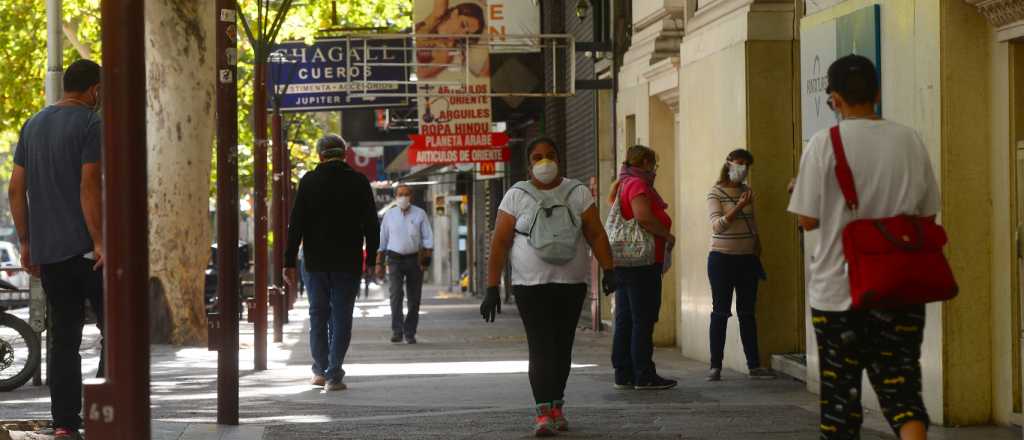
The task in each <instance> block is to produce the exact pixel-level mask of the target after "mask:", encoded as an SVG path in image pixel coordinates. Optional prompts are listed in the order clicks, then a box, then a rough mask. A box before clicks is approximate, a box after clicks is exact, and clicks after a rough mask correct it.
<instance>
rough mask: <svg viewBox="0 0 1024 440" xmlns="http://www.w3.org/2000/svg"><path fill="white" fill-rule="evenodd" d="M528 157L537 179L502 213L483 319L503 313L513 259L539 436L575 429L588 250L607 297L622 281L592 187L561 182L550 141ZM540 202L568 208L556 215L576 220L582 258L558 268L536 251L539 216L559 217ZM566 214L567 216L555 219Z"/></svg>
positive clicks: (516, 190)
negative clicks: (568, 401) (570, 393)
mask: <svg viewBox="0 0 1024 440" xmlns="http://www.w3.org/2000/svg"><path fill="white" fill-rule="evenodd" d="M526 155H527V158H528V161H529V164H530V180H529V181H528V183H525V182H523V183H519V184H517V185H516V186H515V187H513V188H512V189H510V190H509V191H508V192H506V193H505V197H504V198H503V199H502V201H501V205H500V206H499V207H498V217H497V222H496V223H497V224H496V227H495V229H494V238H493V241H492V242H491V256H490V260H489V261H488V264H487V295H486V297H485V298H484V301H483V304H481V305H480V313H481V314H482V315H483V317H484V319H485V320H487V321H489V322H493V321H494V317H495V313H500V312H501V308H500V303H501V302H500V294H499V288H498V284H499V280H500V279H501V274H502V271H503V270H504V269H505V263H506V260H507V259H508V258H511V267H512V273H511V275H512V293H513V294H515V298H516V305H517V306H518V308H519V315H520V317H521V318H522V320H523V326H524V327H525V328H526V340H527V344H528V345H529V350H530V386H531V387H532V388H533V397H534V400H535V401H536V404H537V417H536V419H535V425H534V434H535V435H537V436H538V437H540V436H547V435H552V434H555V433H556V431H566V430H568V429H569V424H568V422H567V421H566V419H565V414H564V411H563V404H564V401H563V397H564V392H565V383H566V381H567V380H568V378H569V368H570V364H571V362H572V344H573V340H574V339H575V337H576V324H577V322H578V321H579V319H580V311H581V310H582V307H583V300H584V299H585V298H586V294H587V282H588V281H589V279H590V256H589V255H588V253H587V245H588V244H589V246H590V249H591V250H592V251H593V253H594V256H595V257H596V258H597V261H598V262H599V263H600V264H601V267H602V268H603V269H604V277H605V278H604V290H605V291H606V292H607V291H613V290H614V289H615V275H614V273H613V272H612V270H611V269H612V255H611V247H610V246H609V244H608V237H607V236H606V235H605V231H604V226H603V225H602V224H601V218H600V217H599V216H598V213H597V208H596V206H595V205H594V198H593V196H592V195H591V194H590V190H589V189H588V188H587V187H586V185H583V184H582V183H580V182H579V181H577V180H573V179H568V178H564V177H562V176H561V175H560V172H559V169H558V150H557V149H556V147H555V142H554V141H553V140H552V139H550V138H539V139H536V140H533V141H531V142H530V144H529V145H528V147H527V151H526ZM524 185H531V186H529V187H527V186H524ZM538 197H542V198H546V199H547V202H548V203H549V204H548V207H549V208H551V207H552V204H551V203H554V204H557V205H562V206H560V207H558V208H552V210H557V209H565V207H567V208H568V210H569V211H571V214H572V224H575V226H574V228H575V229H576V230H578V231H579V235H577V236H576V237H577V238H576V240H577V241H576V244H575V255H572V249H571V248H570V247H568V246H566V248H567V249H568V250H567V252H566V253H565V255H563V256H562V259H561V260H559V261H562V262H563V264H555V263H551V262H550V261H552V260H553V259H555V257H552V256H551V255H550V254H549V253H547V251H545V250H539V249H536V248H534V245H539V244H540V243H539V242H537V240H531V237H530V235H531V233H533V234H537V233H538V232H537V231H538V224H539V223H538V221H537V220H538V219H537V218H536V217H537V216H538V215H547V216H548V217H549V218H548V219H545V220H548V221H550V218H551V215H553V211H552V212H548V213H547V214H545V212H546V211H545V210H538V206H539V205H538V200H537V198H538ZM559 214H564V212H563V213H554V215H559ZM567 224H570V223H567ZM555 226H558V225H555ZM540 229H543V228H540ZM570 229H573V228H570ZM534 238H537V237H534ZM531 241H534V244H531ZM584 242H585V243H584ZM541 247H543V246H541ZM566 260H567V261H566Z"/></svg>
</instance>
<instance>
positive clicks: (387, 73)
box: [267, 38, 414, 112]
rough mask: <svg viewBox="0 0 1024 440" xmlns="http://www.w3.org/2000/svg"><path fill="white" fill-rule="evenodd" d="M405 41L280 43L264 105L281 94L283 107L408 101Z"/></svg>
mask: <svg viewBox="0 0 1024 440" xmlns="http://www.w3.org/2000/svg"><path fill="white" fill-rule="evenodd" d="M408 46H409V41H408V39H404V38H394V39H378V40H364V39H355V38H351V39H349V38H340V39H322V40H316V42H314V43H313V44H312V45H306V44H305V43H304V42H301V41H289V42H285V43H281V44H278V45H277V46H275V47H274V51H273V52H272V55H271V57H270V63H269V64H268V67H267V91H268V93H269V94H270V96H269V97H268V99H267V103H268V105H270V106H272V105H273V96H274V94H275V93H277V94H282V97H281V110H283V111H288V112H300V111H325V110H337V109H345V108H357V107H387V106H400V105H408V99H407V98H405V97H402V96H386V97H385V96H373V95H372V93H373V92H381V93H388V94H404V93H411V91H412V90H414V89H413V86H411V85H409V84H407V82H408V80H409V73H410V72H409V68H408V67H407V66H404V65H403V64H405V63H406V62H407V59H408V58H409V54H410V52H409V50H407V47H408Z"/></svg>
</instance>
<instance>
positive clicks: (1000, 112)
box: [988, 37, 1015, 424]
mask: <svg viewBox="0 0 1024 440" xmlns="http://www.w3.org/2000/svg"><path fill="white" fill-rule="evenodd" d="M989 52H990V53H991V55H992V56H991V64H990V66H991V68H990V75H991V76H990V80H989V89H990V92H989V94H988V97H989V107H990V109H991V110H990V112H991V115H992V118H991V119H990V121H989V124H988V128H989V132H990V133H992V138H991V145H990V147H989V154H990V158H991V159H990V161H991V163H992V171H991V174H990V175H989V185H990V186H991V188H992V204H993V206H994V207H996V209H993V210H992V219H991V228H992V236H993V237H1013V236H1014V233H1015V231H1014V227H1013V220H1012V218H1013V217H1014V216H1013V209H1012V206H1013V204H1012V201H1013V193H1012V191H1011V188H1012V183H1013V179H1012V171H1011V170H1012V169H1013V165H1014V163H1013V155H1012V154H1011V149H1012V148H1013V144H1012V143H1011V142H1010V124H1009V123H1010V115H1009V108H1010V89H1009V85H1010V76H1009V73H1010V66H1009V45H1008V44H1006V43H997V42H996V41H995V39H994V37H993V38H992V40H991V43H990V45H989ZM1000 207H1001V208H1000ZM1014 264H1015V257H1014V255H1013V244H1012V240H1007V239H1002V240H1000V239H995V240H993V241H992V267H993V268H999V267H1006V268H1010V269H1011V270H993V271H992V280H991V284H992V292H993V293H994V294H993V295H992V304H991V313H992V322H991V331H992V356H993V358H992V361H993V362H992V403H993V405H992V411H993V412H992V418H993V419H994V420H995V421H996V422H998V423H1003V424H1007V423H1009V422H1010V418H1011V413H1012V410H1013V389H1012V387H1011V386H1009V385H1010V384H1012V383H1013V377H1011V375H1012V371H1011V370H1012V366H1013V359H1012V358H1011V356H1012V351H1013V335H1012V332H1011V331H1010V330H1009V329H1010V328H1011V319H1012V313H1011V310H1012V301H1011V299H1012V295H1014V294H1015V289H1014V288H1013V276H1012V275H1013V271H1012V268H1013V265H1014Z"/></svg>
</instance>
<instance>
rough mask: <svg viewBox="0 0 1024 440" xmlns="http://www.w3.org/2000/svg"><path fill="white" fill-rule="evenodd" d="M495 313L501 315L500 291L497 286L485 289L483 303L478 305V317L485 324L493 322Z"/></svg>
mask: <svg viewBox="0 0 1024 440" xmlns="http://www.w3.org/2000/svg"><path fill="white" fill-rule="evenodd" d="M496 313H501V290H500V289H499V288H498V286H491V287H488V288H487V294H486V295H484V302H482V303H480V315H481V316H483V317H484V321H485V322H494V315H495V314H496Z"/></svg>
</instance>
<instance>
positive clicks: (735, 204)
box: [707, 149, 775, 382]
mask: <svg viewBox="0 0 1024 440" xmlns="http://www.w3.org/2000/svg"><path fill="white" fill-rule="evenodd" d="M753 165H754V156H753V155H752V154H750V152H749V151H747V150H744V149H738V150H735V151H733V152H731V153H729V155H728V156H727V157H726V159H725V164H724V165H722V171H721V172H720V173H719V176H718V182H717V183H715V186H714V187H712V188H711V191H710V192H709V193H708V212H709V215H710V220H711V229H712V230H713V233H712V235H711V253H710V255H709V256H708V279H709V280H710V281H711V298H712V310H711V328H710V332H709V334H710V338H711V344H710V346H711V371H710V372H709V373H708V376H707V379H708V380H709V381H712V382H716V381H719V380H722V359H723V358H724V351H725V330H726V325H727V324H728V320H729V317H730V316H732V313H731V310H732V299H733V292H735V293H736V312H737V314H738V315H739V321H740V339H741V340H742V341H743V353H744V354H745V355H746V357H747V368H748V370H749V374H750V378H751V379H774V378H775V373H773V372H772V371H771V370H769V369H767V368H762V367H761V361H760V354H759V352H758V349H757V320H756V319H755V318H754V310H755V309H756V305H757V284H758V283H759V282H760V281H761V280H762V279H765V278H766V277H765V274H764V269H763V267H762V266H761V259H760V255H761V240H760V239H759V237H758V234H757V222H756V221H755V219H754V192H753V191H752V190H751V189H750V187H749V186H747V184H746V181H747V174H748V173H749V171H750V167H751V166H753Z"/></svg>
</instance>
